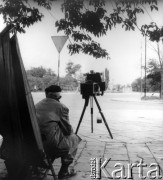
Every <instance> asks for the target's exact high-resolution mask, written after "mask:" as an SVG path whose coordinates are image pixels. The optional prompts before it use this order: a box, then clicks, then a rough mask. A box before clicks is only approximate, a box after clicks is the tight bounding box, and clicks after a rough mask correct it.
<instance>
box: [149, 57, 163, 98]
mask: <svg viewBox="0 0 163 180" xmlns="http://www.w3.org/2000/svg"><path fill="white" fill-rule="evenodd" d="M147 78H148V79H149V80H150V81H149V84H150V85H151V89H152V91H159V92H160V96H161V71H160V64H159V63H157V61H156V60H155V59H151V60H150V61H149V63H148V75H147Z"/></svg>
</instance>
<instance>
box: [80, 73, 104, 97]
mask: <svg viewBox="0 0 163 180" xmlns="http://www.w3.org/2000/svg"><path fill="white" fill-rule="evenodd" d="M101 75H102V74H101V73H99V72H96V73H95V72H94V71H90V73H87V74H85V76H86V78H85V83H81V84H80V91H81V94H82V98H84V99H85V98H89V96H94V95H97V96H99V95H103V94H104V91H105V82H102V78H101Z"/></svg>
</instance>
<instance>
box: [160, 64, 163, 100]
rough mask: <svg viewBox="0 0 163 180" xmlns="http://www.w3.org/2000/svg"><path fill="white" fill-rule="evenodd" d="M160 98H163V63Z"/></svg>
mask: <svg viewBox="0 0 163 180" xmlns="http://www.w3.org/2000/svg"><path fill="white" fill-rule="evenodd" d="M160 99H163V65H162V67H161V92H160Z"/></svg>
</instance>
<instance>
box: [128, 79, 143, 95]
mask: <svg viewBox="0 0 163 180" xmlns="http://www.w3.org/2000/svg"><path fill="white" fill-rule="evenodd" d="M141 81H142V80H141V78H137V79H135V80H134V81H133V82H132V84H131V86H132V90H133V91H136V92H140V91H141ZM142 86H144V81H143V83H142Z"/></svg>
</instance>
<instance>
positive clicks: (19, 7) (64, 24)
mask: <svg viewBox="0 0 163 180" xmlns="http://www.w3.org/2000/svg"><path fill="white" fill-rule="evenodd" d="M60 1H61V0H60ZM58 2H59V0H3V3H2V4H1V5H0V13H1V14H2V15H3V18H4V21H5V23H6V24H12V25H13V26H14V27H15V29H16V30H17V31H18V32H25V31H24V29H25V27H29V26H30V25H33V24H34V23H36V22H38V21H41V20H42V18H43V14H42V13H41V12H40V11H39V8H37V6H41V7H44V8H46V9H48V10H50V9H51V7H52V6H53V5H54V6H55V5H56V3H58ZM112 3H114V5H112ZM35 4H36V5H35ZM143 4H147V5H149V6H150V8H151V10H153V9H155V10H157V9H158V7H157V0H118V1H107V0H64V1H63V0H62V5H61V9H62V12H63V13H64V18H61V19H60V20H58V21H56V24H55V25H56V27H57V29H58V31H64V33H65V35H67V36H69V38H70V39H71V43H70V44H69V45H68V48H69V51H70V54H74V53H79V52H83V53H85V54H88V55H92V56H93V57H95V58H109V54H108V52H107V51H106V50H105V49H103V48H102V47H101V45H100V44H99V43H97V42H96V41H95V39H94V37H97V38H98V37H101V36H104V35H106V33H107V31H108V30H111V29H112V28H114V27H115V26H116V25H117V24H121V25H122V28H125V30H135V27H136V26H137V15H138V14H140V13H144V11H143V8H142V5H143ZM111 5H112V8H107V7H110V6H111ZM54 13H55V12H54ZM142 31H143V28H142ZM161 32H162V30H161ZM153 36H155V35H152V33H151V38H152V37H153Z"/></svg>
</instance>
